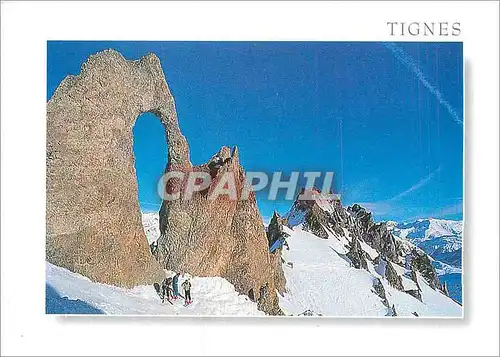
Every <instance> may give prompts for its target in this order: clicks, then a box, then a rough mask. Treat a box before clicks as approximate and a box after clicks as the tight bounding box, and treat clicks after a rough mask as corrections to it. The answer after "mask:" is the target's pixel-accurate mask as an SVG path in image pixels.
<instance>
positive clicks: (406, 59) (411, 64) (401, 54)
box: [384, 42, 463, 124]
mask: <svg viewBox="0 0 500 357" xmlns="http://www.w3.org/2000/svg"><path fill="white" fill-rule="evenodd" d="M384 46H385V47H386V48H387V49H389V50H390V51H391V52H392V53H393V55H394V57H396V59H397V60H398V61H400V62H401V63H402V64H404V65H405V66H406V68H408V69H409V70H410V71H412V72H413V73H414V74H415V75H416V76H417V78H418V79H419V80H420V82H422V84H423V85H424V86H425V87H426V88H427V89H428V90H429V92H431V93H432V94H433V95H434V96H435V97H436V98H437V100H438V101H439V103H441V105H442V106H444V107H445V108H446V110H447V111H448V113H450V115H451V116H452V118H453V120H455V121H456V122H457V123H458V124H463V121H462V119H460V117H459V116H458V113H457V111H456V110H455V109H454V108H453V107H452V106H451V104H450V103H449V102H448V101H447V100H446V99H445V98H444V97H443V94H442V93H441V91H440V90H439V89H438V88H436V87H435V86H434V85H433V84H432V83H431V82H430V80H429V79H428V78H427V76H426V75H425V74H424V73H423V72H422V70H421V69H420V68H419V67H418V64H417V63H416V62H415V60H414V59H413V58H411V56H410V55H409V54H408V53H406V52H405V51H404V50H403V49H402V48H401V47H399V46H398V45H396V44H395V43H394V42H385V43H384Z"/></svg>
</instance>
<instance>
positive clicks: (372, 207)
mask: <svg viewBox="0 0 500 357" xmlns="http://www.w3.org/2000/svg"><path fill="white" fill-rule="evenodd" d="M440 171H441V166H439V167H438V168H437V169H436V170H434V171H433V172H431V173H430V174H429V175H427V176H425V177H423V178H422V179H421V180H420V181H418V182H417V183H416V184H414V185H413V186H411V187H410V188H408V189H406V190H404V191H402V192H400V193H398V194H397V195H395V196H393V197H391V198H389V199H387V200H384V201H379V202H363V203H360V205H361V206H363V207H365V208H366V209H368V210H369V211H371V212H372V213H374V214H377V215H384V214H388V213H391V212H392V213H395V212H397V211H398V209H397V208H395V207H394V201H397V200H399V199H401V198H403V197H405V196H407V195H409V194H410V193H412V192H414V191H416V190H419V189H421V188H422V187H424V186H425V185H427V184H428V183H429V182H431V181H432V179H433V178H434V177H435V176H436V175H437V174H438V173H439V172H440Z"/></svg>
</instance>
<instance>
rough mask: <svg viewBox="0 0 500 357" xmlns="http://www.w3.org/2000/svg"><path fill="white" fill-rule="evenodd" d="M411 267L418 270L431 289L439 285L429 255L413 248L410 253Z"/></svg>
mask: <svg viewBox="0 0 500 357" xmlns="http://www.w3.org/2000/svg"><path fill="white" fill-rule="evenodd" d="M410 264H411V268H412V270H415V271H418V272H419V273H420V274H421V275H422V277H423V278H424V279H425V280H426V281H427V283H428V284H429V286H430V287H431V288H433V289H438V288H440V287H441V284H440V282H439V277H438V275H437V273H436V269H434V266H433V265H432V262H431V260H430V259H429V256H428V255H427V254H425V253H424V252H422V251H420V250H418V249H414V250H413V251H412V253H411V263H410Z"/></svg>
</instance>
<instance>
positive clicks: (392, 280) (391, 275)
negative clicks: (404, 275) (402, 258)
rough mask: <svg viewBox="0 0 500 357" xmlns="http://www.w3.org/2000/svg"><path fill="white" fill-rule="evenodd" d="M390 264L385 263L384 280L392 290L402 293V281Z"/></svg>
mask: <svg viewBox="0 0 500 357" xmlns="http://www.w3.org/2000/svg"><path fill="white" fill-rule="evenodd" d="M392 264H393V263H391V262H387V265H386V267H385V278H386V279H387V281H388V282H389V284H390V285H391V286H392V287H393V288H395V289H398V290H400V291H404V287H403V280H402V279H401V276H400V275H399V274H398V272H397V271H396V269H394V267H393V266H392Z"/></svg>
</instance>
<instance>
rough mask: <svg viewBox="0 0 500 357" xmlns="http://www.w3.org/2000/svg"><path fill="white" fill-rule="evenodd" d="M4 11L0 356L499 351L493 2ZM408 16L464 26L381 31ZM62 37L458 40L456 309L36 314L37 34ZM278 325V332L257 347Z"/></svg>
mask: <svg viewBox="0 0 500 357" xmlns="http://www.w3.org/2000/svg"><path fill="white" fill-rule="evenodd" d="M1 10H2V11H1V20H2V53H1V56H2V58H1V59H2V62H1V65H2V77H1V80H2V92H1V93H2V102H1V104H2V108H1V110H2V111H1V115H2V127H1V129H2V132H1V139H2V141H1V154H2V177H1V178H2V181H1V182H2V206H1V208H2V209H1V215H2V217H1V218H2V227H1V229H2V231H1V233H2V238H1V239H2V241H1V242H2V252H1V265H2V286H1V292H0V293H1V297H2V310H1V312H2V314H1V315H2V320H1V327H2V331H1V342H2V354H24V355H30V354H35V355H37V354H52V355H60V354H61V355H62V354H122V355H125V354H127V355H130V354H133V355H140V354H150V355H157V354H165V353H172V354H186V353H187V354H197V355H200V354H203V355H205V354H214V355H221V354H231V353H234V352H236V353H238V352H239V353H244V354H293V355H295V354H303V355H310V354H339V355H352V354H380V355H401V354H405V353H408V354H456V355H462V354H464V355H466V354H469V355H474V354H484V355H489V354H498V353H499V349H498V334H499V327H498V313H499V309H498V286H499V285H498V280H499V275H498V271H499V269H498V268H499V265H498V264H499V255H498V252H499V245H498V236H499V234H498V233H499V231H498V213H499V211H498V194H499V190H498V178H499V176H498V162H499V160H498V159H499V157H498V143H499V136H498V133H499V130H498V129H499V126H498V118H499V112H498V95H499V92H498V74H499V72H498V10H499V7H498V3H496V2H488V3H478V2H454V3H452V2H420V3H418V2H406V3H402V2H363V3H362V2H353V3H345V2H334V3H331V2H314V3H313V2H309V3H304V2H291V3H289V2H258V3H248V2H246V3H228V2H217V3H208V2H201V3H177V2H176V3H160V2H148V3H144V2H143V3H133V2H126V3H110V2H106V3H100V2H99V3H98V2H92V3H59V2H47V3H41V2H29V3H28V2H24V3H2V9H1ZM414 20H421V21H424V20H425V21H450V22H454V21H460V22H461V28H462V34H461V36H460V37H459V38H454V37H449V38H423V37H418V38H406V37H405V38H393V37H392V38H391V37H389V36H388V31H387V27H386V26H385V22H386V21H414ZM70 39H75V40H76V39H80V40H82V39H85V40H321V41H352V40H356V41H381V40H386V41H387V40H391V41H394V40H396V41H401V40H404V41H408V40H415V41H425V40H434V41H437V40H439V41H464V43H465V45H464V51H465V58H466V76H467V77H466V83H467V87H466V97H467V101H468V102H467V106H466V115H465V116H466V120H465V122H466V127H465V130H466V131H467V135H466V140H465V157H466V165H467V166H466V172H465V184H466V199H467V205H466V212H465V216H466V217H467V222H466V226H465V229H466V232H465V237H466V238H465V239H466V242H465V245H464V247H465V249H467V251H466V252H465V256H464V258H465V262H464V263H465V266H466V270H465V275H466V277H465V280H464V281H465V287H466V290H465V294H466V295H465V297H464V300H465V299H466V300H467V308H466V311H465V319H464V320H433V321H430V320H391V321H387V320H373V319H356V320H350V319H340V320H332V319H329V320H324V319H323V320H299V319H290V320H275V319H268V320H259V319H255V320H254V319H245V320H240V319H231V320H228V319H210V318H206V319H203V320H199V319H193V318H186V319H185V320H178V319H176V320H172V319H170V320H169V319H167V318H165V319H146V320H145V319H141V318H106V319H99V320H95V319H93V318H80V319H72V318H56V317H51V316H45V315H44V288H45V286H44V281H45V268H44V260H43V257H44V255H43V252H44V249H45V248H44V235H45V233H44V232H45V220H44V212H45V185H44V182H45V181H44V180H45V92H46V85H45V76H46V40H70ZM27 286H28V287H29V290H28V291H29V293H26V291H27V289H26V288H27ZM277 331H278V334H279V335H280V336H282V338H279V339H278V341H273V342H271V343H266V342H265V341H266V340H267V339H268V337H269V336H272V335H273V334H276V333H277ZM171 339H173V340H175V341H177V343H169V340H171ZM253 339H255V341H254V340H253ZM166 345H168V350H166V349H165V348H162V347H159V346H166Z"/></svg>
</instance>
